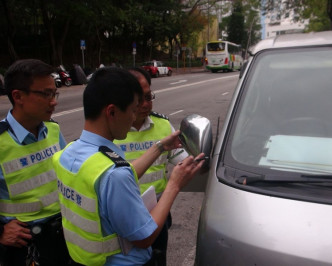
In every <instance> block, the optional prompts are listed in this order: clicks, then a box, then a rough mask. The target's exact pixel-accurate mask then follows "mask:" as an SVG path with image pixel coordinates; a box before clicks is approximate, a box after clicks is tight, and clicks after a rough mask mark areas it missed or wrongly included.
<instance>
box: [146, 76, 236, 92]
mask: <svg viewBox="0 0 332 266" xmlns="http://www.w3.org/2000/svg"><path fill="white" fill-rule="evenodd" d="M238 77H239V75H232V76H227V77H221V78H215V79H209V80H202V81H198V82H195V83H189V84H184V85H180V86H175V87H172V88H167V89H160V90H156V91H153V92H154V93H161V92H168V91H173V90H176V89H179V88H184V87H189V86H192V85H197V84H202V83H206V82H210V81H216V80H222V79H230V78H238Z"/></svg>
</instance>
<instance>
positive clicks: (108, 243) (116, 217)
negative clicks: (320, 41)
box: [54, 68, 203, 265]
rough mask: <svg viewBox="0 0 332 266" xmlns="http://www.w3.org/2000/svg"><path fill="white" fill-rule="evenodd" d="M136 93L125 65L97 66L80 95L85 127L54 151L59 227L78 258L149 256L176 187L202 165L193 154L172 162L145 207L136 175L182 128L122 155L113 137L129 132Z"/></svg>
mask: <svg viewBox="0 0 332 266" xmlns="http://www.w3.org/2000/svg"><path fill="white" fill-rule="evenodd" d="M141 95H142V89H141V87H140V85H139V83H138V81H137V80H136V78H135V77H134V76H133V75H132V74H130V73H129V72H128V71H127V70H124V69H119V68H102V69H99V70H97V71H96V72H95V73H94V74H93V76H92V78H91V80H90V81H89V84H88V85H87V87H86V88H85V91H84V94H83V105H84V115H85V124H84V130H83V132H82V134H81V136H80V138H79V139H78V140H77V141H75V142H73V143H71V144H70V145H68V146H67V147H66V148H65V149H64V150H62V151H60V152H59V153H57V154H56V155H55V156H54V167H55V170H56V173H57V176H58V178H59V183H58V187H59V199H60V203H61V206H62V207H61V212H62V215H63V227H64V234H65V238H66V242H67V246H68V249H69V253H70V255H71V257H72V258H73V259H74V260H75V261H76V262H79V263H81V264H86V265H144V264H147V263H149V260H150V258H151V253H152V252H151V248H150V246H151V244H152V243H153V242H154V240H155V239H156V237H157V235H158V234H159V232H160V230H161V229H162V227H163V225H164V223H165V221H166V218H167V215H168V213H169V211H170V208H171V206H172V204H173V202H174V200H175V198H176V196H177V194H178V193H179V192H180V190H181V188H182V187H183V186H184V185H185V184H186V183H187V182H189V181H190V180H191V179H192V178H193V176H194V175H195V174H196V173H197V172H198V171H199V169H200V168H201V166H202V163H197V162H195V161H194V158H193V157H192V156H189V157H188V158H186V159H185V160H183V161H182V162H181V163H179V164H178V165H177V166H175V167H174V169H173V172H172V174H171V176H170V179H169V182H168V184H167V186H166V188H165V190H164V193H163V195H162V196H161V198H160V200H159V201H158V203H156V205H155V207H154V208H153V209H152V210H151V213H150V212H149V211H148V209H147V208H146V207H145V205H144V203H143V201H142V198H141V193H140V190H139V187H138V184H137V182H138V177H140V176H142V174H143V173H144V172H145V171H146V170H147V168H148V167H149V166H150V165H151V164H152V163H153V162H154V161H155V159H157V158H158V157H159V156H160V154H161V153H163V152H164V151H168V150H171V149H174V148H178V147H180V142H179V139H178V134H179V133H180V132H179V131H176V132H174V133H173V134H171V135H170V136H167V137H166V138H164V139H162V140H161V141H159V142H156V143H153V144H152V145H151V148H150V149H149V150H147V151H146V152H145V153H144V155H143V156H141V157H140V158H139V159H137V160H135V161H134V162H133V163H132V164H130V163H128V162H127V161H126V160H124V153H123V152H122V151H121V149H119V148H118V147H117V146H116V145H115V144H114V143H113V140H114V139H125V138H126V136H127V133H128V131H129V129H130V127H131V125H132V123H133V121H134V120H135V118H136V111H137V107H138V103H139V97H140V96H141ZM202 156H203V154H200V155H199V156H198V157H199V158H200V157H202Z"/></svg>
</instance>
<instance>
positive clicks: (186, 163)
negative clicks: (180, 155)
mask: <svg viewBox="0 0 332 266" xmlns="http://www.w3.org/2000/svg"><path fill="white" fill-rule="evenodd" d="M203 158H204V153H201V154H199V155H198V156H197V157H196V158H195V159H194V157H193V156H189V157H187V158H186V159H184V160H183V161H182V162H180V163H178V164H177V165H176V166H175V167H174V168H173V171H172V174H171V176H170V179H169V181H168V182H169V183H170V185H172V186H176V187H177V188H178V189H179V190H181V189H182V188H183V187H184V186H185V185H186V184H187V183H188V182H189V181H190V180H191V179H192V178H193V177H194V176H195V175H196V174H197V173H198V172H199V170H200V169H201V168H202V166H203V164H204V159H203ZM200 159H202V160H200Z"/></svg>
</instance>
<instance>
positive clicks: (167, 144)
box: [161, 130, 182, 151]
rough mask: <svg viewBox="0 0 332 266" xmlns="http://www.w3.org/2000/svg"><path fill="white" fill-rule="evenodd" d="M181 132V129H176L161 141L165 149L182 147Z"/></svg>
mask: <svg viewBox="0 0 332 266" xmlns="http://www.w3.org/2000/svg"><path fill="white" fill-rule="evenodd" d="M180 133H181V132H180V130H176V131H175V132H173V133H172V134H170V135H169V136H167V137H165V138H163V139H162V140H161V143H162V145H163V148H164V150H165V151H171V150H174V149H177V148H181V147H182V145H181V142H180V140H179V135H180Z"/></svg>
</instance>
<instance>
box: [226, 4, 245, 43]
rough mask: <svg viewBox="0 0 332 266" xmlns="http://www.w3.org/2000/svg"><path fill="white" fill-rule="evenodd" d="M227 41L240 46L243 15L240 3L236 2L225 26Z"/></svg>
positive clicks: (242, 34) (242, 35) (242, 32)
mask: <svg viewBox="0 0 332 266" xmlns="http://www.w3.org/2000/svg"><path fill="white" fill-rule="evenodd" d="M227 35H228V37H227V40H228V41H230V42H234V43H239V44H241V43H242V41H243V37H244V15H243V11H242V2H241V1H240V0H236V1H235V2H234V5H233V10H232V14H231V16H230V18H229V22H228V26H227Z"/></svg>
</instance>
